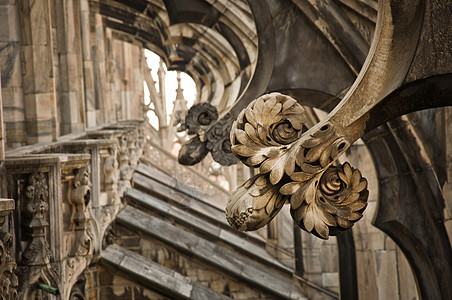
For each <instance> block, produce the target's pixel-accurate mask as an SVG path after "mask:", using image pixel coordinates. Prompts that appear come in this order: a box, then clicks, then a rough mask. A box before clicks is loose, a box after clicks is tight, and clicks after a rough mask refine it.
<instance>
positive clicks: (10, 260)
mask: <svg viewBox="0 0 452 300" xmlns="http://www.w3.org/2000/svg"><path fill="white" fill-rule="evenodd" d="M12 243H13V237H12V236H11V235H10V234H9V233H7V232H1V233H0V276H1V277H0V278H1V279H0V298H1V299H11V300H13V299H17V289H18V287H19V280H18V279H17V276H16V274H15V273H14V271H15V270H16V268H17V264H16V260H15V259H14V257H12V256H11V253H10V249H11V248H12Z"/></svg>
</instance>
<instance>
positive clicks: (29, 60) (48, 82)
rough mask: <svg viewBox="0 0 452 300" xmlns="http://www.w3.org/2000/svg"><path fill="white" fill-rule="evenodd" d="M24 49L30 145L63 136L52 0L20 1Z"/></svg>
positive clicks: (28, 141)
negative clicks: (58, 98) (54, 52)
mask: <svg viewBox="0 0 452 300" xmlns="http://www.w3.org/2000/svg"><path fill="white" fill-rule="evenodd" d="M19 20H20V22H19V24H20V44H21V46H20V50H21V58H22V75H23V76H22V78H23V97H24V112H25V128H26V132H27V137H26V142H27V144H35V143H41V142H50V141H52V140H55V139H56V137H57V136H58V135H59V132H58V126H57V125H56V119H57V109H56V100H55V81H54V76H53V74H54V72H53V52H52V49H53V48H52V39H51V26H50V24H51V17H50V3H49V0H36V1H32V0H20V1H19Z"/></svg>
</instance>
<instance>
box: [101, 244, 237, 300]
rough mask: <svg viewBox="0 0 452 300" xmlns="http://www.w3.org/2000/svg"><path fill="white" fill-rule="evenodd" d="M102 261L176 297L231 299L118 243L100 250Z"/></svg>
mask: <svg viewBox="0 0 452 300" xmlns="http://www.w3.org/2000/svg"><path fill="white" fill-rule="evenodd" d="M102 261H103V262H106V263H108V264H110V265H112V266H113V267H116V268H117V269H118V270H120V271H122V272H125V273H126V274H128V275H130V276H132V277H134V278H136V279H139V280H140V281H141V282H143V283H146V284H148V285H150V286H152V287H153V288H155V289H157V290H159V291H161V292H163V293H166V294H169V295H171V296H174V297H177V298H182V299H206V300H207V299H220V300H226V299H231V298H229V297H227V296H225V295H222V294H220V293H217V292H215V291H212V290H211V289H208V288H206V287H203V286H201V285H199V284H197V283H194V282H192V281H191V280H190V279H189V278H187V277H184V276H182V275H181V274H179V273H177V272H174V271H173V270H170V269H168V268H165V267H163V266H161V265H159V264H157V263H155V262H152V261H149V260H147V259H145V258H144V257H143V256H141V255H139V254H136V253H134V252H132V251H129V250H126V249H124V248H122V247H120V246H118V245H111V246H109V247H108V248H107V249H105V250H104V251H103V252H102Z"/></svg>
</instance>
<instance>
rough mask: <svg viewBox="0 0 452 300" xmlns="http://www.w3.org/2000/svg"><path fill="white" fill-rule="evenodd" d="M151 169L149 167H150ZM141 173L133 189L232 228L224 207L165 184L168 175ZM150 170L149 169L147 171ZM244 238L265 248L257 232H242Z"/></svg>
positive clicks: (135, 179)
mask: <svg viewBox="0 0 452 300" xmlns="http://www.w3.org/2000/svg"><path fill="white" fill-rule="evenodd" d="M148 168H149V166H148ZM140 170H141V172H139V171H138V172H135V174H134V175H133V187H134V188H136V189H138V190H141V191H143V192H145V193H147V194H150V195H155V196H156V197H158V198H159V199H162V200H165V201H167V202H171V203H175V204H176V205H178V206H179V207H181V208H184V210H189V211H190V212H192V213H193V214H196V215H200V216H201V217H202V218H204V219H206V220H209V221H210V222H211V223H213V224H219V225H220V226H222V227H223V228H228V229H229V228H231V229H232V227H231V226H230V225H229V223H228V222H227V221H226V216H225V213H224V208H225V207H226V203H225V204H224V207H221V208H219V207H216V206H213V205H211V204H209V203H206V202H205V201H204V200H203V199H200V198H197V197H194V196H193V195H190V194H186V193H184V192H182V191H180V189H179V187H171V186H168V185H166V184H164V183H162V181H163V182H165V181H166V180H171V178H164V177H165V176H166V177H169V176H168V175H166V174H160V176H159V178H155V177H154V176H153V174H152V173H144V171H145V170H144V169H143V168H141V169H140ZM146 170H148V169H146ZM240 234H241V235H242V236H243V237H246V238H247V239H252V240H253V242H254V243H256V244H259V245H260V246H262V247H265V243H266V242H265V240H264V238H263V237H262V236H260V235H259V234H257V233H256V232H241V233H240Z"/></svg>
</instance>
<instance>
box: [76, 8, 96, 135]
mask: <svg viewBox="0 0 452 300" xmlns="http://www.w3.org/2000/svg"><path fill="white" fill-rule="evenodd" d="M89 20H90V12H89V4H88V0H81V1H80V27H81V39H82V56H83V79H84V87H85V106H86V126H87V127H95V126H96V125H97V123H98V122H97V116H96V115H97V111H98V110H99V109H100V107H99V103H98V102H96V99H95V95H94V90H95V88H94V87H95V85H94V66H93V59H92V55H91V35H90V22H89Z"/></svg>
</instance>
